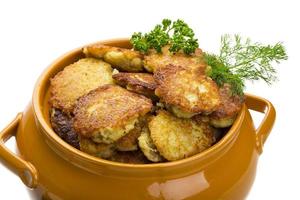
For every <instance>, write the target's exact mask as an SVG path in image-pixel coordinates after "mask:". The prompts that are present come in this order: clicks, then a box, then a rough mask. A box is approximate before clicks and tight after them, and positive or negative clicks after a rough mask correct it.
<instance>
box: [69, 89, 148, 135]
mask: <svg viewBox="0 0 300 200" xmlns="http://www.w3.org/2000/svg"><path fill="white" fill-rule="evenodd" d="M151 108H152V103H151V100H150V99H148V98H146V97H144V96H142V95H138V94H135V93H132V92H129V91H127V90H126V89H123V88H121V87H120V86H117V85H105V86H102V87H99V88H97V89H95V90H93V91H91V92H89V93H88V94H87V95H85V96H83V97H81V98H80V99H79V100H78V102H77V104H76V107H75V110H74V114H75V117H74V128H75V130H76V131H77V132H78V133H79V134H81V135H84V136H85V137H92V136H93V134H95V131H96V132H97V131H99V130H101V129H114V128H116V129H121V128H125V126H126V125H127V123H128V121H132V120H133V119H138V118H139V117H140V116H144V115H145V114H146V113H148V112H149V111H150V110H151ZM97 134H98V133H97Z"/></svg>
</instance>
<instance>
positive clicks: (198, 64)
mask: <svg viewBox="0 0 300 200" xmlns="http://www.w3.org/2000/svg"><path fill="white" fill-rule="evenodd" d="M168 65H180V66H184V67H188V68H191V69H199V70H200V71H201V72H202V73H203V74H204V73H205V70H206V63H205V62H204V59H203V53H202V50H201V49H199V48H198V49H196V51H195V53H194V54H191V55H186V54H184V53H183V52H178V53H172V52H170V51H169V46H165V47H163V48H162V53H161V54H160V53H156V52H155V51H152V52H150V53H149V55H147V56H145V57H144V68H145V69H146V70H147V71H149V72H155V71H157V70H158V69H160V68H163V67H165V66H168Z"/></svg>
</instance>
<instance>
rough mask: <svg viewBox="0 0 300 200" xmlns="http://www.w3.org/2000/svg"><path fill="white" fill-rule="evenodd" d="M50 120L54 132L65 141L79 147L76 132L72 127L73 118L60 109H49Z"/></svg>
mask: <svg viewBox="0 0 300 200" xmlns="http://www.w3.org/2000/svg"><path fill="white" fill-rule="evenodd" d="M50 122H51V126H52V128H53V130H54V132H55V133H56V134H57V135H58V136H59V137H60V138H61V139H63V140H64V141H65V142H67V143H68V144H70V145H72V146H73V147H75V148H77V149H79V140H78V134H77V133H76V132H75V130H74V129H73V119H72V118H71V117H70V116H69V115H67V114H65V113H63V112H62V111H61V110H59V109H56V108H52V109H51V110H50Z"/></svg>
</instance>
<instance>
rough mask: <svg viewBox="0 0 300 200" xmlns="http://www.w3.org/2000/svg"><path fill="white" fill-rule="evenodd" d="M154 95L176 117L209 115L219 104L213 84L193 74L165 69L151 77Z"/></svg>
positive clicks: (194, 71) (199, 75)
mask: <svg viewBox="0 0 300 200" xmlns="http://www.w3.org/2000/svg"><path fill="white" fill-rule="evenodd" d="M154 79H155V81H156V82H157V84H158V86H157V88H156V90H155V94H156V95H157V96H158V97H160V100H161V101H162V102H164V103H166V104H167V108H168V109H169V110H170V111H172V112H173V114H175V115H176V116H177V117H182V118H191V117H192V116H194V115H196V114H198V113H206V114H208V113H211V112H213V111H214V110H216V108H217V107H218V106H219V104H220V95H219V92H218V87H217V85H216V83H215V82H214V81H213V80H211V79H210V78H209V77H206V76H203V75H201V72H199V71H196V70H190V69H186V68H184V67H181V66H174V65H168V66H166V67H164V68H161V69H158V70H157V71H156V72H155V73H154Z"/></svg>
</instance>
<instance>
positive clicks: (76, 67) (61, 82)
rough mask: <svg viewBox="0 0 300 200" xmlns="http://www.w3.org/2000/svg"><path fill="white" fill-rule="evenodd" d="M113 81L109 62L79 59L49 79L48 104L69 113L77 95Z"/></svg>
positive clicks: (79, 95)
mask: <svg viewBox="0 0 300 200" xmlns="http://www.w3.org/2000/svg"><path fill="white" fill-rule="evenodd" d="M113 82H114V81H113V79H112V68H111V67H110V64H108V63H106V62H103V61H101V60H98V59H95V58H83V59H80V60H79V61H77V62H75V63H73V64H71V65H68V66H67V67H65V68H64V70H63V71H61V72H59V73H58V74H56V75H55V77H54V78H52V79H51V83H50V84H51V88H50V90H51V97H50V104H51V105H52V106H53V107H55V108H58V109H60V110H62V111H63V112H64V113H67V114H70V113H72V112H73V109H74V105H75V103H76V101H77V99H78V98H79V97H81V96H83V95H85V94H87V93H88V92H90V91H91V90H93V89H96V88H97V87H99V86H102V85H105V84H113Z"/></svg>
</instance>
